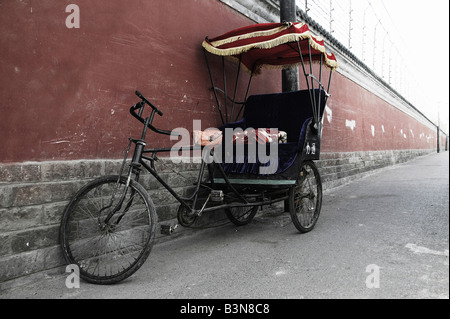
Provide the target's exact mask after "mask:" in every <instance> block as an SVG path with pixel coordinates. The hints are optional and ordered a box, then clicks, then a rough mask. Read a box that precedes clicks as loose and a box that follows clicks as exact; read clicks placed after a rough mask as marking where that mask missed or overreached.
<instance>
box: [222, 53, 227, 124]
mask: <svg viewBox="0 0 450 319" xmlns="http://www.w3.org/2000/svg"><path fill="white" fill-rule="evenodd" d="M222 70H223V92H224V94H225V120H226V121H227V123H228V105H227V104H228V103H227V96H228V93H227V75H226V72H225V57H222Z"/></svg>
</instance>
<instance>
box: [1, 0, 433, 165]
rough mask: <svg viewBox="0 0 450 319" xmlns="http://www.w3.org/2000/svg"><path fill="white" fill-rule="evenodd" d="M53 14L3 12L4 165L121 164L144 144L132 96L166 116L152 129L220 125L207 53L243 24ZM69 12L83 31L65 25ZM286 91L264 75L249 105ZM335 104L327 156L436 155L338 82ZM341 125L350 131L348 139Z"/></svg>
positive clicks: (371, 100)
mask: <svg viewBox="0 0 450 319" xmlns="http://www.w3.org/2000/svg"><path fill="white" fill-rule="evenodd" d="M55 3H56V2H55V1H50V0H40V1H31V0H23V1H20V2H19V1H1V2H0V101H1V102H0V103H1V104H0V136H1V137H2V138H1V139H0V163H11V162H23V161H44V160H76V159H96V158H120V157H121V156H122V154H123V148H124V146H125V144H126V143H127V138H128V137H129V136H133V137H139V132H140V128H141V125H140V123H138V122H137V121H136V120H134V119H133V118H132V117H131V116H130V115H129V107H130V106H131V105H133V104H134V103H136V102H137V101H138V99H137V98H136V96H135V95H134V91H135V90H136V89H138V90H140V91H141V92H142V93H143V94H144V95H146V96H147V97H148V98H149V99H150V100H151V101H152V102H154V104H156V105H157V106H158V107H160V108H161V110H162V111H163V112H164V116H163V118H158V119H157V120H156V122H155V125H156V126H158V127H160V128H162V129H173V128H176V127H186V128H188V129H191V127H192V120H193V119H200V120H202V123H203V127H204V128H206V127H211V126H215V127H217V126H219V125H220V124H221V123H220V120H219V119H220V118H219V116H218V113H217V109H216V107H215V101H214V96H213V94H212V91H211V90H210V86H211V85H210V82H209V77H208V73H207V69H206V66H205V62H204V56H203V51H202V48H201V42H202V41H203V39H204V37H205V36H207V35H208V36H211V37H213V36H217V35H219V34H222V33H224V32H226V31H228V30H231V29H233V28H237V27H241V26H243V25H248V24H251V23H253V22H251V21H250V20H248V18H246V17H244V16H242V15H240V14H238V13H236V12H235V11H234V10H232V9H231V8H229V7H227V6H226V5H224V4H222V3H221V2H219V1H215V0H170V1H161V0H146V1H122V0H108V1H92V0H71V1H58V2H57V4H55ZM71 3H75V4H77V5H78V6H79V8H80V28H79V29H68V28H67V27H66V24H65V21H66V18H67V16H68V15H69V13H66V12H65V9H66V6H67V5H68V4H71ZM217 62H218V61H213V70H214V71H219V70H220V68H219V66H220V63H217ZM229 66H230V65H229V64H227V67H229ZM215 79H216V81H219V79H220V77H216V78H215ZM245 80H246V79H245V77H244V78H243V79H242V81H243V82H244V81H245ZM229 83H233V80H232V79H229ZM228 86H229V87H230V86H232V85H230V84H229V85H228ZM280 89H281V77H280V72H279V71H267V72H266V74H265V76H262V77H258V78H256V79H255V81H254V82H253V86H252V91H251V93H263V92H278V91H279V90H280ZM332 94H333V95H332V97H331V98H330V100H329V103H328V105H329V108H330V109H331V111H332V118H331V122H330V123H329V122H328V121H327V118H325V120H324V135H323V148H322V151H324V152H327V151H329V152H335V151H336V152H350V151H364V150H384V149H410V148H411V149H418V148H436V132H435V131H434V132H432V131H430V130H429V129H428V128H427V127H425V126H424V125H422V124H420V123H418V122H417V121H415V120H414V119H412V118H410V117H408V116H406V115H405V114H404V113H402V112H401V111H399V110H397V109H396V108H394V107H392V106H390V105H389V104H387V103H386V102H384V101H383V100H381V99H380V98H378V97H376V96H375V95H373V94H372V93H370V92H368V91H366V90H365V89H363V88H361V87H359V86H358V85H357V84H355V83H354V82H352V81H350V80H348V79H346V78H344V77H343V76H341V75H339V74H335V75H334V78H333V82H332ZM346 120H350V121H351V120H355V122H356V126H355V129H354V130H353V131H352V130H351V129H349V128H348V127H346V126H345V124H346ZM371 125H374V127H375V136H372V133H371ZM381 125H384V128H385V132H384V133H383V132H382V131H381ZM401 130H403V134H406V138H405V137H404V136H403V134H401V133H400V132H401ZM411 132H412V133H411ZM421 134H424V136H422V137H421ZM433 134H434V135H433ZM429 136H431V137H429ZM427 137H428V140H427ZM166 144H170V142H169V139H168V138H167V137H162V138H159V139H158V140H157V141H156V142H155V143H154V144H152V145H153V146H165V145H166Z"/></svg>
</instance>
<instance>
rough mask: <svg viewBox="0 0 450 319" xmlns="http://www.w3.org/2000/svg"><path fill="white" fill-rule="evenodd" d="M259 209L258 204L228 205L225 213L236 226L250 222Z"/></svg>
mask: <svg viewBox="0 0 450 319" xmlns="http://www.w3.org/2000/svg"><path fill="white" fill-rule="evenodd" d="M257 211H258V206H251V207H228V208H226V209H225V213H226V215H227V217H228V219H229V220H230V221H231V222H232V223H233V224H235V225H236V226H244V225H247V224H248V223H250V222H251V221H252V219H253V217H255V215H256V212H257Z"/></svg>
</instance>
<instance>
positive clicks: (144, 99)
mask: <svg viewBox="0 0 450 319" xmlns="http://www.w3.org/2000/svg"><path fill="white" fill-rule="evenodd" d="M135 93H136V95H137V96H138V97H139V98H140V99H142V101H144V102H145V103H147V104H148V105H149V106H151V107H152V109H154V110H155V111H156V113H158V114H159V115H161V116H162V115H163V113H162V112H161V111H160V110H158V108H157V107H156V106H154V105H153V104H152V103H150V101H149V100H147V99H146V98H145V97H144V96H143V95H142V94H141V92H139V91H136V92H135Z"/></svg>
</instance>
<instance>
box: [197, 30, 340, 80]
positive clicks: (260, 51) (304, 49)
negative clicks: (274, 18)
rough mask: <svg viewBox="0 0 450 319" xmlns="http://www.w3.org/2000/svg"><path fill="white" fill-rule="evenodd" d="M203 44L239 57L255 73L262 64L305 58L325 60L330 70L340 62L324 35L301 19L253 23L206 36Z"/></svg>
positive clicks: (295, 62) (212, 50)
mask: <svg viewBox="0 0 450 319" xmlns="http://www.w3.org/2000/svg"><path fill="white" fill-rule="evenodd" d="M297 43H298V44H297ZM202 46H203V48H204V49H205V50H206V51H208V52H210V53H212V54H214V55H218V56H223V57H231V58H235V59H237V60H238V61H240V62H241V64H242V66H243V67H244V68H245V69H247V71H249V72H252V73H256V74H258V73H260V72H261V69H262V68H263V67H272V68H286V67H292V66H296V65H299V64H300V63H302V61H303V60H304V61H305V62H307V61H308V62H314V61H323V63H324V65H326V66H327V67H328V68H329V69H331V70H335V69H336V68H337V66H338V65H337V60H336V57H335V55H334V54H333V53H330V52H327V49H326V47H325V43H324V41H323V39H322V38H321V37H318V36H314V35H313V34H312V32H311V31H310V29H309V27H308V25H307V24H305V23H302V22H297V23H292V22H284V23H262V24H255V25H250V26H246V27H242V28H239V29H235V30H233V31H230V32H227V33H225V34H223V35H221V36H218V37H215V38H213V39H209V38H208V37H206V39H205V40H204V41H203V43H202ZM299 48H300V51H301V54H299ZM310 59H311V60H310Z"/></svg>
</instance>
